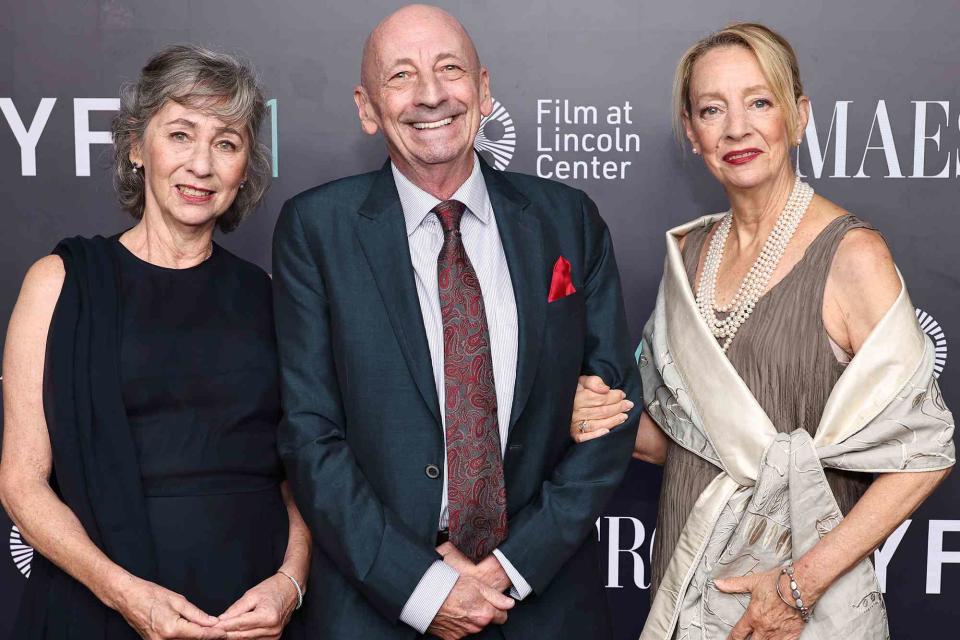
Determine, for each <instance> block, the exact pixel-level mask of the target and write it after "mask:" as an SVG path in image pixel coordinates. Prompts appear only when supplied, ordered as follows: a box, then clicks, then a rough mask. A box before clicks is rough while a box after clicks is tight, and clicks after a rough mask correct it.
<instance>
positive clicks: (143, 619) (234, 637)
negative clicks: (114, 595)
mask: <svg viewBox="0 0 960 640" xmlns="http://www.w3.org/2000/svg"><path fill="white" fill-rule="evenodd" d="M296 605H297V593H296V588H295V587H294V586H293V584H292V583H291V582H290V580H289V578H287V577H286V576H284V575H281V574H279V573H277V574H275V575H273V576H271V577H269V578H267V579H266V580H264V581H263V582H261V583H259V584H258V585H256V586H254V587H253V588H251V589H249V590H248V591H247V592H246V593H244V594H243V596H241V597H240V599H239V600H237V601H236V602H235V603H233V604H232V605H231V606H230V607H229V608H228V609H227V610H226V611H224V612H223V613H222V614H220V615H219V616H212V615H210V614H208V613H205V612H204V611H202V610H201V609H200V608H199V607H197V606H195V605H193V604H192V603H190V601H188V600H187V599H186V598H185V597H183V596H182V595H180V594H178V593H175V592H173V591H171V590H169V589H165V588H164V587H161V586H160V585H158V584H155V583H153V582H149V581H147V580H141V579H139V578H133V577H131V578H130V582H129V583H128V584H127V585H126V586H125V587H124V589H123V595H122V596H120V597H119V598H118V601H117V602H116V604H115V608H116V609H117V611H119V612H120V614H121V615H122V616H123V618H124V619H125V620H126V621H127V623H128V624H129V625H130V626H131V627H133V628H134V629H135V630H136V632H137V633H138V634H139V635H140V637H141V638H143V639H144V640H181V639H183V640H278V639H279V638H280V636H281V634H282V633H283V629H284V627H285V626H286V624H287V622H288V621H289V620H290V616H291V615H292V614H293V611H294V609H296Z"/></svg>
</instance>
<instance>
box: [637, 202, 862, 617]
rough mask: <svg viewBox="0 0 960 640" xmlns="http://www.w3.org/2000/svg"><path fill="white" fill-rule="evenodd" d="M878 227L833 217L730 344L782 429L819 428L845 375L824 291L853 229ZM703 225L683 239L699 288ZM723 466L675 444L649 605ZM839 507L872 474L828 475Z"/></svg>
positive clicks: (740, 369) (849, 503)
mask: <svg viewBox="0 0 960 640" xmlns="http://www.w3.org/2000/svg"><path fill="white" fill-rule="evenodd" d="M859 228H864V229H873V227H872V226H870V225H869V224H868V223H865V222H863V221H861V220H859V219H858V218H856V217H855V216H852V215H845V216H841V217H840V218H837V219H836V220H833V221H832V222H830V224H828V225H827V226H826V227H825V228H824V229H823V231H821V232H820V234H819V235H818V236H817V237H816V238H815V239H814V241H813V242H812V243H811V244H810V246H809V247H808V248H807V251H806V253H805V254H804V256H803V257H802V258H801V259H800V261H799V262H798V263H797V264H796V265H795V266H794V268H793V269H791V271H790V272H789V273H788V274H787V275H786V277H784V278H783V280H781V281H780V282H779V283H777V284H776V285H775V286H774V287H773V288H772V289H770V291H768V292H767V293H766V294H765V295H764V296H763V297H762V298H760V300H759V302H758V303H757V305H756V307H754V310H753V313H752V314H751V315H750V317H749V318H748V319H747V321H746V322H745V323H744V324H743V325H741V327H740V329H739V331H738V332H737V335H736V337H735V338H734V339H733V341H732V342H731V343H730V348H729V349H728V350H727V357H728V358H729V359H730V362H731V363H732V364H733V366H734V368H735V369H736V370H737V373H739V374H740V377H741V378H743V381H744V382H745V383H746V385H747V387H748V388H749V389H750V391H751V392H752V393H753V396H754V397H755V398H756V399H757V402H759V403H760V406H761V407H763V410H764V411H765V412H766V414H767V415H768V416H769V417H770V420H771V421H772V422H773V425H774V426H775V427H776V429H777V431H779V432H782V433H789V432H791V431H793V430H795V429H797V428H803V429H806V430H807V431H808V432H809V433H810V434H811V435H813V434H814V433H815V432H816V430H817V425H818V424H819V423H820V416H821V414H822V413H823V408H824V406H826V403H827V398H828V397H829V395H830V392H831V390H832V389H833V385H834V384H836V382H837V380H838V379H839V378H840V374H841V373H843V370H844V367H845V364H844V363H842V362H840V360H838V357H837V353H836V351H835V350H834V347H832V346H831V344H830V339H829V337H828V336H827V331H826V328H825V327H824V325H823V315H822V313H823V312H822V308H823V291H824V287H825V286H826V283H827V275H828V274H829V272H830V266H831V264H832V262H833V256H834V254H835V253H836V251H837V246H838V245H839V244H840V240H841V239H842V238H843V236H844V234H846V233H847V232H848V231H850V230H851V229H859ZM709 231H710V227H709V226H705V227H701V228H697V229H695V230H693V231H691V232H690V233H689V234H688V235H687V237H686V241H685V242H684V246H683V262H684V266H685V267H686V270H687V277H688V278H689V279H690V283H691V286H693V285H694V279H695V277H696V272H697V265H698V262H699V259H700V254H701V250H702V248H703V245H704V242H705V241H706V238H707V236H708V234H709ZM719 473H720V469H719V467H716V466H714V465H713V464H712V463H710V462H707V461H706V460H704V459H703V458H700V457H699V456H697V455H696V454H693V453H690V452H689V451H687V450H686V449H684V448H683V447H681V446H679V445H677V444H676V443H674V442H673V441H671V442H670V445H669V448H668V450H667V459H666V462H665V463H664V467H663V485H662V488H661V490H660V506H659V509H658V514H657V533H656V539H655V541H654V548H653V566H652V571H651V587H650V597H651V600H652V599H653V597H654V596H655V595H656V590H657V588H658V587H659V585H660V580H661V579H662V577H663V574H664V573H665V572H666V569H667V565H668V564H669V563H670V557H671V556H672V555H673V550H674V548H675V547H676V544H677V540H678V539H679V537H680V532H681V531H682V529H683V526H684V523H685V522H686V521H687V516H688V515H689V514H690V511H691V509H692V508H693V505H694V503H695V502H696V500H697V498H698V497H699V496H700V493H701V492H702V491H703V490H704V489H705V488H706V486H707V485H708V484H710V482H711V481H712V480H713V479H714V478H715V477H716V476H717V474H719ZM826 476H827V481H828V482H829V483H830V487H831V488H832V489H833V493H834V495H835V496H836V499H837V503H838V505H839V506H840V510H841V511H842V512H843V514H844V515H846V514H847V513H848V512H849V511H850V509H851V508H852V507H853V505H854V504H855V503H856V502H857V500H859V499H860V497H861V496H862V495H863V493H864V492H865V491H866V490H867V487H869V486H870V483H871V482H872V480H873V478H872V476H870V475H868V474H862V473H852V472H845V471H836V470H832V469H827V470H826Z"/></svg>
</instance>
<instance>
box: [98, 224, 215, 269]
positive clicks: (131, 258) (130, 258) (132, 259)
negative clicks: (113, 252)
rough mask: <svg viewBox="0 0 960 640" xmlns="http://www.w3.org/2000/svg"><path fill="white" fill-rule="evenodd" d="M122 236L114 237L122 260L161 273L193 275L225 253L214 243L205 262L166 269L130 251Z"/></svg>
mask: <svg viewBox="0 0 960 640" xmlns="http://www.w3.org/2000/svg"><path fill="white" fill-rule="evenodd" d="M121 235H122V234H117V235H115V236H113V238H112V240H113V242H114V244H115V245H116V246H117V253H118V254H119V255H120V256H121V257H122V259H124V260H126V261H127V262H129V263H131V264H135V265H138V266H140V267H143V268H146V269H150V270H153V271H156V272H159V273H193V272H196V271H200V270H201V269H205V268H208V265H211V264H212V263H213V262H214V261H216V260H217V259H218V258H219V256H220V254H221V253H223V250H222V249H221V248H220V245H218V244H217V243H216V242H212V243H211V244H212V247H213V248H212V250H211V252H210V255H209V256H207V258H206V259H205V260H204V261H202V262H198V263H197V264H195V265H193V266H190V267H180V268H178V267H164V266H161V265H158V264H154V263H152V262H148V261H147V260H144V259H143V258H141V257H139V256H138V255H137V254H135V253H134V252H133V251H131V250H130V249H128V248H127V246H126V245H124V244H123V243H122V242H120V236H121Z"/></svg>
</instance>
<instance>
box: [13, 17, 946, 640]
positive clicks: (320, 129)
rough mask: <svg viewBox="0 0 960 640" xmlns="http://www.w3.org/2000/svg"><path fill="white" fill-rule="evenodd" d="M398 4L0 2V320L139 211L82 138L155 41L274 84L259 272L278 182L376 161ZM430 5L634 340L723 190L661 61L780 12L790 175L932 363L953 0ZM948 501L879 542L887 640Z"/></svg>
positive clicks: (940, 288) (935, 589)
mask: <svg viewBox="0 0 960 640" xmlns="http://www.w3.org/2000/svg"><path fill="white" fill-rule="evenodd" d="M399 4H400V3H397V2H384V1H372V2H371V1H368V2H339V3H337V2H331V1H325V2H324V1H321V2H311V1H309V0H277V1H274V2H271V3H266V2H262V3H254V2H245V3H244V2H236V1H231V0H209V1H201V0H164V1H163V2H146V1H140V0H100V1H99V2H93V1H75V2H67V1H66V0H60V1H52V0H32V1H31V2H26V1H19V2H18V1H17V0H0V15H2V26H0V107H2V114H3V115H2V117H0V185H2V194H3V199H2V215H3V227H2V233H0V319H2V320H0V322H2V324H0V330H3V329H5V326H6V321H7V318H8V317H9V312H10V310H11V309H12V307H13V303H14V300H15V298H16V294H17V291H18V288H19V285H20V281H21V278H22V276H23V273H24V272H25V270H26V269H27V267H28V266H29V265H30V264H31V262H33V261H34V260H36V259H37V258H39V257H40V256H42V255H44V254H46V253H48V252H49V251H50V249H51V248H52V247H53V246H54V244H55V243H56V241H57V240H58V239H60V238H61V237H64V236H70V235H75V234H83V235H90V234H96V233H101V234H109V233H115V232H117V231H120V230H122V229H123V228H125V227H126V226H129V225H130V224H131V223H130V220H129V219H127V218H125V217H124V215H123V214H121V213H120V212H119V210H118V207H117V206H116V205H115V202H114V198H113V193H112V188H111V184H110V176H109V171H108V163H109V146H108V145H107V144H104V143H105V142H108V141H109V139H108V137H107V136H106V134H104V133H97V132H103V131H104V130H105V129H106V128H107V125H108V122H109V119H110V117H111V115H112V113H111V111H109V109H111V108H113V106H114V104H115V99H116V96H117V89H118V85H119V84H120V83H121V82H124V81H129V80H133V79H135V78H136V76H137V73H138V70H139V68H140V67H141V66H142V65H143V63H144V62H145V61H146V59H147V58H148V56H149V55H150V54H151V53H152V52H154V51H156V50H157V49H159V48H161V47H162V46H164V45H166V44H169V43H174V42H196V43H201V44H206V45H211V46H214V47H219V48H224V49H228V50H232V51H238V52H242V53H243V54H245V55H246V56H247V57H249V58H250V59H251V60H252V61H253V62H254V63H255V65H256V66H257V68H258V69H259V70H260V72H261V74H262V77H263V80H264V84H265V86H266V88H267V93H268V96H269V97H270V98H272V99H275V102H274V103H273V106H272V107H271V109H272V111H271V113H272V115H273V116H274V122H275V126H274V127H273V129H274V131H275V133H274V132H271V127H267V131H266V132H265V136H264V141H265V142H267V143H268V144H270V146H271V147H272V148H273V150H274V158H275V163H276V164H275V166H276V169H277V172H278V177H277V179H276V180H275V181H274V183H273V186H272V187H271V190H270V192H269V195H268V197H267V199H266V203H265V206H264V207H263V208H262V209H261V210H260V211H259V212H258V213H257V214H256V215H255V216H254V217H252V218H251V219H250V220H248V221H247V222H246V223H245V224H244V225H243V226H242V227H241V228H240V229H239V230H238V231H237V232H235V233H233V234H231V235H229V236H224V237H221V238H220V241H221V242H222V243H223V244H224V245H225V246H227V247H228V248H229V249H231V250H233V251H234V252H236V253H238V254H239V255H241V256H243V257H245V258H248V259H250V260H252V261H254V262H256V263H258V264H260V265H262V266H264V267H267V266H268V265H269V262H270V248H269V246H270V244H269V238H270V234H271V231H272V229H273V224H274V221H275V219H276V216H277V213H278V211H279V208H280V204H281V203H282V202H283V200H284V199H285V198H287V197H289V196H291V195H293V194H294V193H297V192H298V191H300V190H302V189H305V188H307V187H309V186H312V185H315V184H318V183H322V182H325V181H328V180H331V179H333V178H337V177H340V176H344V175H348V174H352V173H357V172H362V171H367V170H370V169H373V168H376V167H378V166H379V165H380V164H381V163H382V161H383V159H384V157H385V154H384V149H383V146H382V143H381V142H380V141H379V140H378V139H371V138H368V137H366V136H364V135H363V134H362V133H361V131H360V127H359V126H358V121H357V118H356V115H355V110H354V106H353V102H352V99H351V91H352V88H353V85H354V83H355V81H356V79H357V75H358V66H359V58H360V47H361V43H362V41H363V38H364V37H365V35H366V33H367V32H368V31H369V29H370V28H371V27H372V26H373V25H374V24H375V23H376V22H377V21H378V20H379V19H380V18H381V17H383V16H384V15H385V14H386V13H388V12H389V11H390V10H392V9H393V8H395V7H396V6H398V5H399ZM441 4H442V5H443V6H445V7H447V8H448V9H450V10H451V11H452V12H453V13H455V14H456V15H457V16H459V17H460V18H461V19H462V21H463V22H464V24H465V25H466V26H467V28H468V29H469V30H470V31H471V33H472V34H473V36H474V38H475V40H476V42H477V45H478V48H479V50H480V54H481V58H482V60H483V62H484V63H485V64H486V65H487V66H488V67H489V69H490V73H491V77H492V83H493V93H494V96H495V97H496V99H497V100H498V102H499V103H500V105H501V107H502V109H498V111H497V112H496V113H495V114H494V117H492V118H491V119H490V121H489V122H487V123H485V125H484V127H483V129H482V131H481V134H480V136H479V138H478V146H479V147H480V148H481V149H483V150H484V153H485V154H486V155H487V157H488V158H490V159H491V160H492V161H496V162H497V163H499V165H500V166H504V165H508V166H509V169H511V170H515V171H522V172H526V173H538V172H539V173H540V175H543V176H544V177H554V178H561V179H564V180H565V181H567V182H569V183H571V184H575V185H576V186H578V187H581V188H583V189H585V190H586V191H587V192H588V193H590V195H591V196H593V198H594V199H595V200H596V201H597V203H598V204H599V206H600V210H601V212H602V214H603V215H604V217H605V218H606V220H607V222H608V223H609V225H610V227H611V229H612V231H613V235H614V242H615V245H616V250H617V253H618V259H619V263H620V267H621V272H622V277H623V286H624V296H625V298H626V303H627V310H628V313H629V317H630V322H631V329H632V332H633V337H634V338H637V337H638V336H639V332H640V329H641V326H642V323H643V322H644V320H645V318H646V316H647V314H648V313H649V311H650V309H651V308H652V305H653V301H654V293H655V288H656V285H657V282H658V278H659V275H660V270H661V264H662V260H663V233H664V231H665V230H666V229H667V228H669V227H671V226H673V225H675V224H677V223H680V222H683V221H686V220H688V219H690V218H692V217H694V216H697V215H700V214H702V213H706V212H715V211H719V210H722V209H725V208H726V205H725V203H724V199H723V194H722V192H721V190H720V189H719V188H718V186H717V184H716V183H715V182H714V181H713V180H712V178H710V177H709V176H708V175H707V173H706V171H705V170H704V169H703V168H702V166H700V164H699V163H698V162H696V161H695V159H694V158H693V157H692V156H690V157H688V158H687V159H684V158H683V156H682V154H681V153H680V152H679V150H678V147H677V145H676V144H675V143H674V141H673V140H672V137H671V131H670V83H671V77H672V73H673V68H674V65H675V64H676V61H677V59H678V58H679V56H680V55H681V53H682V52H683V51H684V49H685V48H686V47H687V46H688V45H689V44H690V43H692V42H693V41H694V40H695V39H697V38H699V37H701V36H702V35H704V34H705V33H707V32H708V31H710V30H713V29H716V28H719V27H720V26H722V25H723V24H725V23H726V22H728V21H730V20H732V19H749V20H756V21H761V22H764V23H767V24H769V25H770V26H773V27H774V28H776V29H778V30H780V31H781V32H782V33H783V34H784V35H785V36H787V38H788V39H790V40H791V41H792V43H793V44H794V46H795V48H796V49H797V53H798V55H799V58H800V64H801V69H802V72H803V77H804V81H805V85H806V89H807V93H808V94H809V95H810V97H811V100H812V104H813V113H814V118H813V122H812V124H811V127H810V128H809V129H808V131H807V138H806V141H805V143H804V145H803V147H802V149H801V151H800V153H799V160H800V165H799V166H800V169H801V171H802V172H803V173H804V174H805V175H807V176H809V177H810V180H811V183H812V184H813V186H814V188H815V189H817V190H818V191H819V192H820V193H822V194H824V195H825V196H827V197H828V198H831V199H833V200H835V201H836V202H838V203H840V204H841V205H843V206H844V207H846V208H848V209H850V210H851V211H853V212H854V213H856V214H858V215H860V216H861V217H864V218H866V219H868V220H870V221H872V222H873V223H874V224H876V225H877V226H878V227H879V228H880V229H881V230H882V231H883V232H884V234H885V236H886V238H887V240H888V241H889V243H890V244H891V246H892V249H893V252H894V255H895V257H896V259H897V262H898V264H899V266H900V268H901V270H902V271H903V273H904V275H905V277H906V279H907V282H908V283H909V285H910V291H911V294H912V298H913V301H914V302H915V304H917V305H918V306H919V307H920V309H919V310H918V313H920V314H921V319H922V320H923V323H924V326H925V328H926V329H927V330H928V331H929V332H931V334H933V335H934V337H935V340H936V341H937V344H938V347H939V349H940V351H941V353H940V365H941V366H942V365H943V364H944V363H945V362H946V356H947V336H951V335H953V333H954V331H955V330H958V329H960V309H958V305H957V301H956V296H957V293H958V291H960V287H958V279H957V275H956V259H957V253H956V251H955V249H954V246H955V244H956V242H957V239H958V235H960V234H958V232H960V222H958V221H957V218H956V216H957V214H958V213H960V212H958V211H957V204H956V202H957V194H958V187H960V152H958V147H960V94H958V89H957V86H958V82H957V80H958V76H960V63H958V62H957V61H958V60H960V38H958V36H960V24H958V11H957V10H958V9H960V3H958V2H956V1H955V0H929V1H927V2H924V3H922V5H921V6H919V7H913V6H911V4H912V3H905V2H897V1H894V0H879V1H876V2H868V1H866V0H861V1H860V2H854V1H851V0H842V1H841V0H834V1H833V2H819V1H811V2H807V3H804V4H802V5H801V4H800V3H796V2H780V3H770V2H756V1H754V0H750V1H743V0H741V1H739V2H734V1H732V0H720V1H717V2H712V3H702V2H696V1H692V0H670V1H669V2H649V1H646V2H641V1H638V0H632V1H615V0H593V1H591V2H588V3H580V2H573V1H570V0H557V1H555V2H546V1H544V0H529V1H528V2H525V3H516V2H508V1H505V0H495V1H487V2H441ZM774 4H776V5H779V6H772V5H774ZM556 101H559V107H560V111H559V114H558V113H557V112H556V111H555V110H554V107H556V106H557V105H558V103H557V102H556ZM564 101H567V102H566V103H565V102H564ZM565 104H566V105H567V107H568V109H569V110H568V111H567V112H566V113H565V111H564V105H565ZM576 107H580V109H576ZM594 113H595V114H596V123H594V122H593V121H592V116H593V114H594ZM35 115H36V118H35ZM567 116H569V117H567ZM574 116H579V118H575V117H574ZM575 119H577V120H579V122H571V121H573V120H575ZM90 132H93V133H90ZM555 134H560V136H561V142H562V141H564V140H566V141H568V142H567V145H566V147H564V145H563V144H561V145H557V144H556V143H555ZM604 134H606V135H604ZM618 141H619V142H618ZM574 142H575V143H576V144H577V146H578V147H579V149H580V150H579V151H577V150H574V149H572V148H571V146H572V145H573V144H574ZM575 171H578V172H579V173H577V174H575V173H574V172H575ZM953 381H954V377H953V376H952V375H951V373H950V367H949V366H947V368H946V370H945V371H944V374H943V377H942V382H943V387H944V392H945V394H946V396H947V399H948V401H952V404H953V406H954V407H956V406H958V405H960V393H958V391H957V389H956V387H955V386H954V383H953ZM659 482H660V472H659V470H658V469H657V468H654V467H651V466H649V465H644V464H642V463H634V465H633V466H632V467H631V469H630V472H629V475H628V478H627V480H626V482H625V483H624V485H623V487H622V489H621V491H620V492H619V494H618V495H617V497H616V498H615V500H614V501H613V502H612V504H611V505H610V507H609V508H608V510H607V514H606V515H605V516H604V517H602V518H601V519H600V520H599V521H598V526H597V539H598V544H600V545H601V546H602V548H603V550H604V554H603V555H604V557H605V566H606V569H605V575H606V576H607V583H608V584H607V586H608V593H609V595H610V601H611V605H612V608H613V613H614V617H615V626H616V636H617V638H622V639H626V638H635V637H636V636H637V633H638V632H639V630H640V628H641V626H642V624H643V618H644V615H645V612H646V610H647V606H648V604H647V593H646V590H645V589H646V587H647V585H648V580H649V575H648V571H649V552H650V541H651V538H652V537H653V535H654V521H655V518H654V515H655V504H656V496H657V493H658V491H659ZM958 496H960V477H958V476H956V475H955V476H953V477H951V478H950V479H948V481H947V483H946V484H945V485H944V486H943V487H941V488H940V490H939V491H938V492H937V494H936V495H935V496H934V497H933V498H932V499H931V500H930V501H928V503H927V504H926V505H924V506H923V508H921V509H920V511H919V512H917V513H916V514H915V515H914V516H913V518H912V520H910V521H909V522H908V523H906V524H905V525H904V526H903V527H901V529H900V530H899V531H898V532H897V533H896V534H895V535H894V536H891V538H890V539H889V540H888V541H887V543H886V544H885V546H883V547H882V548H881V551H880V552H879V553H878V554H877V555H876V561H877V566H878V570H879V572H880V575H881V581H882V582H883V583H884V584H885V588H886V593H887V601H888V604H889V609H890V618H891V624H892V629H893V637H895V638H925V637H940V636H941V635H942V633H943V632H945V630H946V629H947V628H949V627H948V624H949V623H950V622H953V621H955V620H956V619H957V617H956V613H955V610H956V601H957V597H958V596H960V566H958V565H960V533H958V532H960V510H958V508H957V506H956V505H957V498H958ZM0 530H2V531H3V532H4V534H5V533H6V532H8V531H9V532H10V544H9V549H10V551H9V555H7V553H6V552H3V553H2V554H0V555H2V556H3V557H0V637H6V636H7V635H8V634H9V627H10V624H11V619H12V616H13V611H14V610H15V608H16V606H17V602H18V599H19V594H20V590H21V588H22V585H23V580H24V577H23V575H22V573H25V572H27V571H28V569H29V558H30V554H31V550H30V549H29V547H25V546H24V545H23V544H22V542H21V541H20V539H19V535H18V534H17V532H16V531H15V530H13V529H11V525H10V523H9V521H8V520H7V519H6V517H5V516H3V515H0ZM4 557H5V558H7V559H3V558H4ZM311 588H314V589H322V588H323V585H322V584H312V585H311Z"/></svg>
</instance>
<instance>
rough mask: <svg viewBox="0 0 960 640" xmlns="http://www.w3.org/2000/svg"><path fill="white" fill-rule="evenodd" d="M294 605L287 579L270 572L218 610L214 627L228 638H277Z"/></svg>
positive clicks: (291, 590) (294, 591)
mask: <svg viewBox="0 0 960 640" xmlns="http://www.w3.org/2000/svg"><path fill="white" fill-rule="evenodd" d="M296 606H297V590H296V588H294V586H293V583H292V582H290V579H289V578H287V577H286V576H284V575H281V574H279V573H277V574H274V575H272V576H270V577H269V578H267V579H266V580H264V581H263V582H261V583H260V584H258V585H256V586H255V587H253V588H251V589H250V590H249V591H247V592H246V593H245V594H243V596H241V598H240V599H239V600H237V601H236V602H234V603H233V604H232V605H230V608H229V609H227V610H226V611H224V612H223V613H222V614H220V623H219V624H218V625H217V628H218V629H221V630H223V631H225V632H226V636H224V637H225V638H227V639H228V640H234V639H236V640H241V639H242V640H253V639H256V640H277V639H278V638H279V637H280V635H281V634H282V633H283V628H284V627H285V626H286V625H287V622H289V621H290V616H291V615H293V610H294V609H295V608H296Z"/></svg>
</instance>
